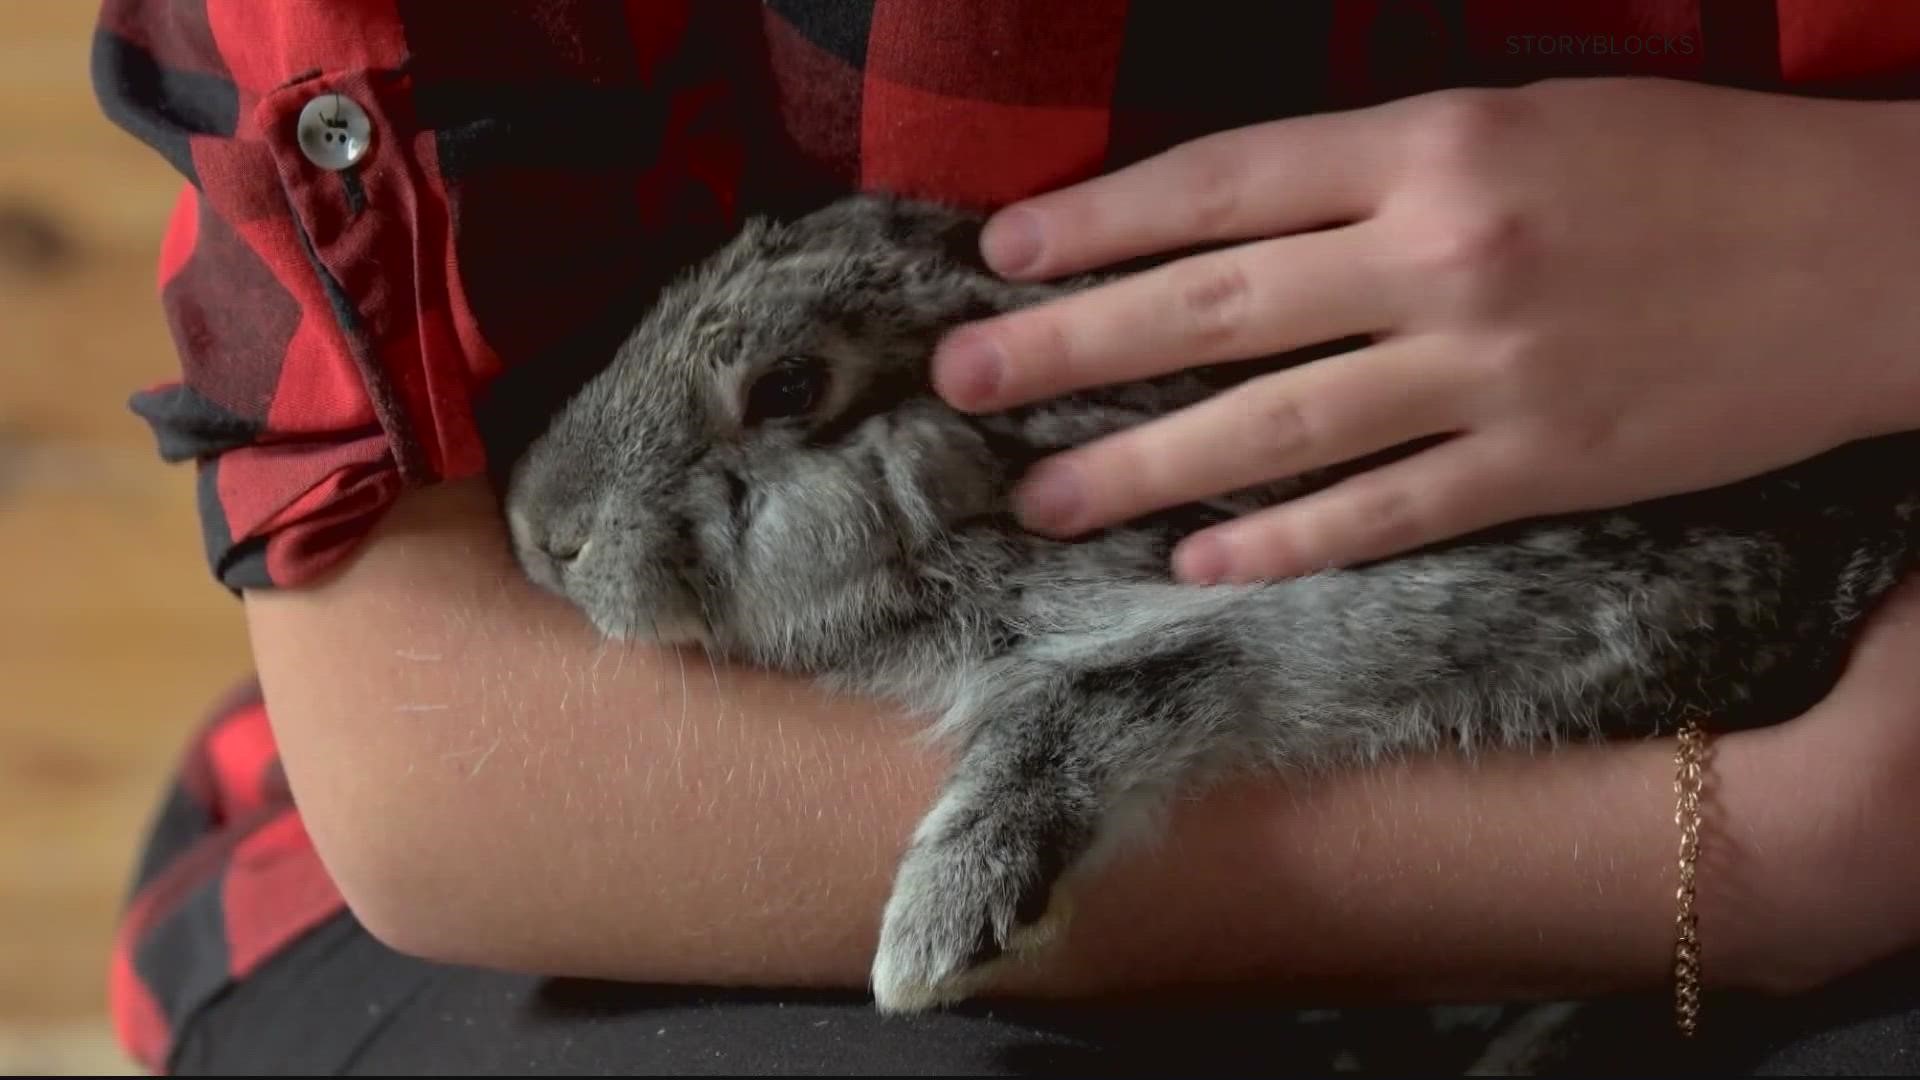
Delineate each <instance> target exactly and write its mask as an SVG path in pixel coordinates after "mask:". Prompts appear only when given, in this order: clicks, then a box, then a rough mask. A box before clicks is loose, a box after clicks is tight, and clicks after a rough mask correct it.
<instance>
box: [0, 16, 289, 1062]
mask: <svg viewBox="0 0 1920 1080" xmlns="http://www.w3.org/2000/svg"><path fill="white" fill-rule="evenodd" d="M262 2H268V0H262ZM95 14H96V5H95V4H94V3H93V2H91V0H0V1073H4V1074H9V1075H19V1074H34V1073H41V1074H45V1073H65V1074H73V1073H89V1074H98V1073H114V1072H118V1073H126V1072H129V1071H130V1067H129V1065H128V1063H127V1062H126V1061H125V1059H124V1058H123V1057H122V1056H121V1055H120V1053H119V1051H118V1049H117V1047H116V1046H115V1044H114V1042H113V1040H112V1035H111V1031H110V1029H109V1028H108V1026H107V1022H106V1013H105V1008H104V993H105V974H106V970H107V955H108V945H109V943H110V937H111V933H112V928H113V922H114V918H115V916H116V913H117V909H118V906H119V904H120V902H121V898H122V896H123V895H124V893H125V890H126V887H127V882H128V879H129V877H130V875H131V872H132V860H133V857H134V848H135V844H136V842H137V840H138V838H139V833H140V831H141V830H142V829H143V828H144V827H145V825H146V820H147V816H148V814H149V813H150V812H151V810H152V807H153V804H154V801H155V799H156V798H157V797H158V795H159V793H160V791H161V788H162V785H163V783H164V780H165V778H166V775H167V773H168V771H169V768H170V767H171V765H172V763H173V759H174V755H175V754H176V753H177V752H178V749H179V747H180V745H181V743H182V741H183V740H184V739H185V738H186V735H187V733H188V732H189V730H190V729H191V728H192V727H193V726H194V725H195V724H196V723H197V722H198V721H199V719H200V716H201V714H202V712H203V711H204V710H205V709H206V708H208V707H209V706H210V705H211V704H212V702H213V699H214V698H215V697H217V696H218V695H219V694H220V693H221V692H222V691H223V690H225V689H226V688H227V687H228V686H230V685H231V684H232V683H233V682H234V680H235V679H236V678H237V677H238V676H240V675H241V674H243V673H244V672H245V671H246V669H247V665H248V662H249V661H248V657H247V653H246V650H247V645H246V637H245V631H244V626H243V624H242V623H241V620H240V610H239V607H238V603H237V601H235V600H233V599H231V598H230V597H229V596H228V594H226V593H225V592H224V591H222V590H221V589H220V588H219V587H218V586H217V585H215V584H214V583H213V581H212V579H211V578H210V577H209V576H208V574H207V572H206V570H205V567H204V562H203V560H202V556H201V551H200V540H199V534H198V527H197V525H196V523H195V520H194V516H193V489H192V480H193V478H192V475H191V471H190V469H189V468H187V467H180V468H171V467H168V466H165V465H163V464H161V463H160V462H159V460H158V458H157V457H155V455H154V452H153V443H152V440H151V438H150V437H149V435H148V433H147V431H146V429H145V427H144V425H142V424H141V423H140V421H139V420H138V419H137V418H136V417H134V416H133V414H132V413H130V412H128V411H127V408H126V397H127V395H128V393H130V392H131V391H133V390H135V389H137V388H139V387H140V386H142V385H144V384H147V383H150V382H156V381H159V380H161V379H165V378H170V377H172V375H173V374H174V373H175V370H176V369H175V361H174V355H173V346H172V343H171V340H170V339H169V337H168V333H167V329H166V325H165V323H164V322H163V321H162V319H161V315H160V310H159V307H158V303H157V300H156V298H155V293H154V269H155V265H156V261H157V259H158V255H159V242H160V235H161V230H162V228H163V226H164V225H165V223H166V218H167V214H168V211H169V210H170V209H171V206H172V201H173V196H174V193H175V191H176V190H177V188H178V184H179V180H178V178H177V176H176V175H175V174H174V173H172V172H171V171H170V170H169V169H168V168H167V166H166V165H165V164H164V163H163V162H162V161H161V160H160V159H159V158H158V157H157V156H155V155H154V154H153V153H151V152H149V151H148V150H146V149H145V148H143V147H142V146H140V145H139V144H138V143H136V142H134V141H133V139H132V138H131V137H129V136H127V135H126V134H124V133H122V132H121V131H119V130H118V129H117V128H114V127H112V126H111V125H109V124H108V123H107V122H106V120H105V119H103V118H102V117H101V115H100V111H99V108H98V106H97V105H96V104H95V102H94V99H93V93H92V90H91V88H90V85H89V83H88V73H87V57H88V47H89V36H90V33H91V29H92V25H93V20H94V17H95Z"/></svg>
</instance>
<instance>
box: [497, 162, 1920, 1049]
mask: <svg viewBox="0 0 1920 1080" xmlns="http://www.w3.org/2000/svg"><path fill="white" fill-rule="evenodd" d="M979 225H980V222H979V221H978V220H977V219H976V218H975V217H974V216H973V215H970V214H968V213H964V212H961V211H958V210H953V209H950V208H947V207H944V206H940V205H937V204H932V203H927V202H919V201H914V200H911V199H905V198H896V197H891V196H887V195H883V194H861V195H853V196H848V197H846V198H843V199H840V200H838V201H836V202H833V203H831V204H829V205H827V206H825V207H824V208H821V209H818V210H816V211H813V212H811V213H807V214H803V215H800V216H797V217H794V218H791V219H789V220H785V221H772V220H763V219H758V218H756V219H753V220H750V221H749V222H748V223H747V224H746V225H745V227H744V228H743V229H742V230H741V231H740V232H739V233H738V235H737V236H735V237H734V238H733V239H732V240H731V242H729V243H728V244H726V245H725V246H723V247H722V248H721V249H720V250H718V251H717V252H716V253H715V254H713V255H712V256H711V257H709V258H707V259H706V260H705V261H704V262H701V263H699V264H698V265H696V266H694V267H693V268H691V269H690V270H689V271H688V272H687V273H685V274H683V275H682V276H681V277H679V278H677V279H676V280H675V281H674V282H673V283H672V284H671V285H670V286H669V287H668V288H667V289H666V290H665V291H664V292H662V293H661V294H660V295H659V296H658V297H657V298H656V299H655V300H654V301H653V302H652V303H650V304H649V305H648V307H647V309H646V310H645V311H643V312H640V313H638V314H637V316H636V320H635V322H636V325H635V327H634V329H633V330H632V333H631V335H630V336H629V337H628V338H627V339H626V340H625V342H624V344H622V345H621V346H620V347H619V348H618V350H617V351H616V353H615V354H614V355H613V356H612V358H611V361H610V362H609V363H607V364H606V366H605V367H604V368H603V369H602V370H600V371H599V372H598V373H597V374H595V375H594V376H593V377H591V378H590V379H589V380H588V381H587V382H586V383H585V384H584V385H583V386H582V387H581V388H580V389H579V390H578V392H577V393H575V394H574V395H573V396H572V397H571V399H570V400H568V401H567V402H566V403H565V404H564V405H563V406H562V407H561V408H560V409H559V410H558V411H557V413H556V414H555V415H554V416H553V417H552V418H551V422H550V424H549V425H548V426H547V427H546V428H545V429H544V431H543V432H542V433H541V434H540V435H539V436H538V437H537V438H536V439H535V440H534V441H533V442H532V443H531V444H530V445H529V446H528V447H527V449H526V451H525V453H524V454H523V455H522V456H520V457H519V458H518V459H517V460H516V461H514V463H513V465H512V467H511V470H510V472H509V473H508V477H507V483H506V491H505V503H506V511H507V517H508V520H509V522H510V526H511V532H512V536H513V543H514V546H515V551H516V553H517V557H518V558H519V560H520V562H521V565H522V566H523V567H524V568H525V570H526V573H527V574H528V576H529V577H530V578H531V579H532V580H533V581H534V582H536V583H538V584H539V585H540V586H542V587H544V588H547V589H550V590H552V591H553V592H555V593H557V594H558V595H560V596H562V597H564V598H566V599H567V600H568V601H570V602H571V603H573V604H574V605H577V607H578V608H579V610H580V611H582V612H583V613H584V614H585V616H586V617H587V618H588V619H590V620H591V622H592V623H593V624H594V625H595V626H596V627H597V628H598V630H599V631H600V632H601V633H603V634H605V635H606V636H608V637H609V638H612V639H617V640H637V641H652V642H659V643H674V644H695V643H697V644H698V645H701V646H704V647H705V648H707V649H708V650H710V651H711V652H712V653H713V655H715V656H716V657H721V658H725V659H728V660H732V661H735V662H741V663H747V664H754V665H761V666H765V667H769V668H772V669H776V670H780V671H785V672H790V673H797V674H801V675H805V676H810V677H812V678H814V679H817V680H819V682H820V683H822V684H823V685H825V686H827V687H829V688H831V689H834V690H837V691H843V692H848V693H856V694H864V695H875V696H878V697H881V698H884V699H887V700H891V701H894V702H897V703H898V704H900V705H901V706H902V707H904V708H905V709H907V710H910V711H911V712H912V713H913V714H916V715H920V716H923V717H925V718H927V721H928V723H927V726H926V727H925V729H924V731H925V733H926V734H929V735H931V736H933V737H938V738H944V739H948V740H951V743H950V745H951V746H952V748H953V750H954V754H955V757H954V760H955V762H956V764H955V765H954V769H953V771H952V773H951V775H950V777H949V778H948V780H947V782H946V784H945V786H944V789H943V791H942V793H941V794H940V796H939V798H938V800H937V802H936V804H935V805H934V806H933V807H932V808H931V810H930V812H929V813H928V814H927V815H926V816H925V818H924V819H923V820H922V822H921V823H920V825H919V827H918V829H917V831H916V832H915V834H914V835H913V838H912V841H911V845H910V847H909V849H908V850H907V852H906V853H905V855H904V858H903V860H902V862H901V864H900V865H899V867H898V870H897V877H896V879H895V882H894V890H893V893H892V895H891V898H890V899H889V901H888V903H887V905H886V908H885V911H884V913H883V916H882V930H881V937H880V941H879V945H878V950H877V953H876V957H875V961H874V964H873V968H872V990H873V993H874V998H875V1001H876V1003H877V1006H878V1007H879V1008H881V1009H883V1010H885V1011H889V1012H905V1011H914V1010H920V1009H926V1008H930V1007H936V1006H940V1005H944V1004H948V1003H953V1002H957V1001H960V1000H962V999H964V998H967V997H969V996H972V995H974V994H976V993H978V992H979V991H980V990H981V988H982V987H983V986H984V985H986V980H987V979H988V978H989V977H990V976H991V974H992V972H993V968H994V965H995V964H996V963H1005V962H1009V961H1011V960H1013V959H1016V958H1018V957H1022V956H1030V955H1032V954H1033V951H1034V950H1036V949H1038V948H1039V947H1041V946H1043V945H1044V944H1045V943H1046V942H1047V941H1048V940H1049V939H1050V937H1051V936H1052V935H1053V934H1054V933H1056V932H1057V931H1058V930H1059V929H1060V928H1061V926H1062V925H1063V924H1064V922H1065V921H1066V915H1065V912H1066V910H1067V905H1066V903H1065V899H1066V894H1067V891H1068V886H1071V885H1072V884H1073V883H1075V882H1077V881H1080V880H1083V879H1084V875H1085V873H1086V871H1087V870H1088V869H1089V868H1091V867H1093V866H1096V865H1098V863H1099V862H1100V860H1101V859H1103V858H1105V857H1106V856H1107V855H1110V854H1111V853H1112V852H1114V851H1115V850H1117V849H1119V848H1120V847H1122V846H1123V845H1125V844H1128V843H1137V842H1141V841H1144V840H1146V839H1149V838H1151V836H1152V832H1153V829H1154V828H1155V825H1156V823H1157V822H1159V821H1160V820H1161V818H1160V816H1159V815H1158V814H1157V813H1156V811H1159V810H1161V809H1163V808H1164V807H1165V806H1166V805H1167V804H1168V800H1169V799H1170V798H1172V797H1174V796H1176V795H1179V794H1182V793H1186V792H1190V791H1192V790H1193V789H1195V788H1196V786H1198V785H1202V784H1205V783H1207V782H1210V781H1213V780H1217V779H1220V778H1222V777H1224V776H1226V775H1228V774H1229V773H1234V772H1246V771H1248V770H1274V769H1278V770H1285V771H1290V772H1292V773H1293V774H1294V775H1297V776H1309V775H1311V774H1313V773H1316V772H1320V771H1324V770H1330V769H1342V768H1351V767H1355V766H1361V765H1365V764H1367V763H1370V762H1375V761H1380V760H1383V759H1387V758H1391V757H1396V756H1402V755H1408V754H1417V753H1426V752H1433V751H1440V750H1454V751H1462V752H1465V753H1468V754H1473V753H1476V752H1480V751H1483V750H1485V749H1488V748H1495V747H1520V746H1535V745H1537V746H1551V745H1553V744H1557V743H1561V742H1564V741H1566V740H1571V739H1601V738H1622V737H1644V736H1652V735H1657V734H1660V733H1663V732H1666V731H1670V730H1671V729H1672V726H1673V725H1674V724H1675V723H1676V722H1677V721H1678V720H1679V719H1680V718H1681V717H1682V716H1684V715H1686V714H1688V713H1689V712H1692V713H1694V714H1698V715H1703V716H1705V717H1708V718H1710V720H1711V722H1712V723H1715V724H1719V725H1722V726H1736V725H1738V726H1750V725H1754V724H1761V723H1767V722H1772V721H1777V720H1781V719H1785V718H1787V717H1790V716H1792V715H1794V714H1795V713H1796V712H1797V711H1800V710H1803V709H1804V708H1806V707H1807V706H1809V705H1811V704H1812V703H1814V702H1815V701H1817V700H1818V698H1819V697H1820V696H1821V694H1822V693H1823V692H1824V691H1825V690H1826V689H1827V688H1828V687H1830V686H1831V685H1832V682H1833V681H1834V679H1835V678H1836V677H1837V672H1838V668H1839V665H1840V663H1841V662H1842V661H1843V660H1844V656H1845V652H1846V648H1847V646H1848V644H1849V642H1850V638H1851V635H1852V633H1853V631H1854V630H1855V629H1856V627H1857V624H1858V623H1859V622H1860V621H1861V619H1862V618H1863V616H1864V615H1866V614H1867V613H1868V612H1869V611H1870V610H1871V608H1872V605H1873V604H1874V602H1875V601H1876V600H1877V599H1878V598H1879V597H1880V596H1881V595H1882V594H1883V593H1885V592H1886V591H1888V589H1889V588H1890V587H1891V586H1892V585H1894V584H1895V583H1896V581H1897V580H1898V579H1899V577H1900V576H1901V574H1902V572H1903V571H1904V569H1905V568H1906V566H1907V565H1908V564H1909V562H1910V561H1911V558H1912V555H1913V551H1914V543H1915V534H1916V529H1915V521H1914V511H1915V507H1916V505H1917V502H1916V500H1917V497H1920V470H1916V469H1915V468H1914V467H1913V465H1914V462H1915V461H1916V460H1920V458H1916V457H1915V456H1914V449H1915V447H1914V438H1913V437H1909V436H1898V437H1889V438H1885V439H1878V440H1873V441H1870V442H1862V443H1857V444H1853V445H1850V446H1848V447H1843V448H1841V449H1839V450H1836V451H1833V452H1831V453H1829V454H1826V455H1823V456H1821V457H1819V458H1816V459H1814V460H1812V461H1809V462H1806V463H1803V464H1801V465H1798V466H1795V467H1793V468H1789V469H1784V470H1780V471H1777V472H1774V473H1771V474H1769V475H1767V476H1765V477H1760V478H1756V479H1754V480H1751V481H1747V482H1743V483H1740V484H1735V485H1729V486H1727V487H1723V488H1719V489H1715V490H1713V491H1707V492H1699V493H1695V494H1691V495H1686V496H1677V497H1671V498H1665V499H1659V500H1652V501H1649V502H1646V503H1643V504H1640V505H1636V506H1633V507H1628V508H1622V509H1615V510H1608V511H1604V512H1594V513H1586V514H1572V515H1561V516H1556V517H1552V518H1542V519H1538V520H1532V521H1527V522H1521V523H1514V524H1510V525H1505V526H1501V527H1499V528H1495V529H1488V530H1483V531H1481V532H1479V533H1476V534H1474V535H1472V536H1468V537H1463V538H1460V539H1457V540H1453V541H1449V542H1446V543H1442V544H1436V545H1430V546H1428V547H1426V548H1423V549H1421V550H1418V551H1413V552H1409V553H1405V554H1401V555H1398V556H1395V557H1392V558H1389V559H1383V560H1378V561H1375V562H1373V563H1370V564H1367V565H1362V566H1356V567H1351V568H1346V569H1336V570H1328V571H1324V572H1320V573H1315V574H1311V575H1308V576H1304V577H1299V578H1295V579H1289V580H1280V581H1273V582H1267V583H1260V584H1249V585H1222V586H1212V587H1196V586H1186V585H1182V584H1179V583H1176V582H1175V581H1173V579H1172V578H1171V575H1170V573H1169V571H1168V565H1169V558H1170V554H1171V551H1172V547H1173V545H1174V543H1175V542H1176V541H1178V540H1179V539H1180V538H1181V537H1183V536H1185V535H1187V534H1188V533H1191V532H1193V531H1194V530H1196V529H1197V528H1199V527H1201V526H1203V525H1206V524H1208V523H1211V522H1216V521H1220V520H1224V519H1226V518H1228V517H1230V516H1233V515H1235V514H1238V513H1242V512H1244V511H1246V510H1249V509H1252V508H1255V507H1258V506H1262V505H1268V504H1271V503H1272V502H1273V501H1276V500H1279V499H1284V498H1286V497H1288V496H1290V495H1294V494H1298V493H1300V492H1304V491H1308V490H1312V489H1314V488H1315V487H1318V486H1322V485H1324V484H1326V483H1328V482H1331V481H1332V480H1335V479H1337V478H1338V477H1339V476H1341V475H1344V472H1343V471H1342V470H1343V469H1344V470H1351V469H1355V468H1360V467H1363V466H1364V465H1365V464H1367V463H1351V464H1349V465H1346V466H1342V467H1341V468H1340V469H1327V470H1320V471H1317V472H1315V473H1312V474H1309V475H1305V476H1301V477H1295V478H1292V479H1290V480H1288V481H1285V482H1281V483H1275V484H1270V485H1266V486H1263V487H1260V488H1257V489H1253V490H1249V491H1243V492H1239V493H1236V494H1234V495H1233V496H1231V497H1225V498H1220V499H1214V500H1208V501H1205V502H1203V503H1199V504H1196V505H1192V506H1185V507H1180V508H1177V509H1174V510H1169V511H1166V512H1162V513H1156V514H1152V515H1147V516H1145V517H1142V518H1140V519H1139V520H1136V521H1133V522H1130V523H1127V524H1124V525H1121V526H1118V527H1114V528H1110V529H1106V530H1104V531H1101V532H1099V533H1098V534H1096V535H1092V536H1089V537H1086V538H1082V539H1078V540H1075V541H1070V542H1063V541H1058V540H1053V539H1047V538H1044V537H1040V536H1037V535H1033V534H1030V533H1028V532H1026V531H1024V530H1023V529H1022V528H1021V527H1020V526H1019V525H1018V524H1017V522H1016V521H1015V520H1014V518H1013V516H1012V514H1011V511H1010V508H1009V502H1008V493H1009V488H1010V487H1011V485H1012V483H1013V481H1015V480H1016V479H1018V477H1019V476H1020V474H1021V472H1022V470H1023V469H1024V468H1025V467H1026V466H1027V465H1029V464H1031V463H1032V462H1034V461H1035V460H1037V459H1039V458H1040V457H1042V456H1044V455H1046V454H1048V453H1051V452H1053V451H1056V450H1060V449H1064V448H1067V447H1069V446H1072V445H1074V444H1077V443H1081V442H1084V441H1086V440H1088V439H1091V438H1094V437H1096V436H1100V435H1103V434H1106V433H1110V432H1114V431H1117V430H1120V429H1122V428H1125V427H1130V426H1132V425H1135V424H1138V423H1140V422H1142V421H1145V420H1148V419H1150V418H1153V417H1155V416H1158V415H1161V414H1163V413H1166V412H1168V411H1170V410H1173V409H1176V408H1179V407H1181V406H1183V405H1186V404H1189V403H1191V402H1194V401H1197V400H1199V399H1200V398H1202V397H1204V396H1206V395H1208V394H1212V393H1215V392H1218V391H1219V389H1221V388H1222V387H1223V386H1225V385H1230V384H1231V383H1232V382H1234V381H1237V379H1238V378H1244V377H1258V376H1259V375H1260V374H1262V373H1264V372H1266V371H1271V370H1277V369H1278V368H1281V367H1285V366H1287V365H1288V364H1289V363H1297V362H1300V361H1301V360H1302V359H1303V358H1306V357H1307V354H1305V353H1302V354H1299V355H1296V356H1290V357H1272V358H1265V360H1264V361H1262V362H1261V363H1260V364H1259V365H1255V366H1253V367H1247V366H1244V365H1242V366H1236V365H1221V366H1219V367H1216V368H1211V369H1206V370H1199V371H1188V372H1183V373H1180V374H1177V375H1173V376H1168V377H1165V378H1160V379H1155V380H1150V381H1147V382H1142V383H1136V384H1131V385H1125V386H1114V387H1105V388H1099V389H1094V390H1088V391H1083V392H1079V393H1074V394H1070V395H1067V396H1064V397H1060V398H1057V399H1054V400H1050V401H1046V402H1041V403H1038V404H1035V405H1031V406H1027V407H1021V408H1014V409H1010V410H1005V411H1002V412H997V413H992V414H988V415H967V414H963V413H961V412H959V411H957V410H955V409H953V408H951V407H949V406H947V405H946V404H945V403H944V402H943V401H942V400H941V399H940V398H938V397H937V396H936V395H935V394H934V392H933V390H932V388H931V383H930V378H929V367H928V361H929V357H930V355H931V353H932V350H933V347H934V345H935V343H936V342H937V341H938V340H939V338H940V337H941V336H942V335H943V333H945V332H946V331H948V330H949V329H951V328H953V327H954V326H956V325H957V324H959V323H961V322H963V321H967V320H972V319H977V318H981V317H984V316H988V315H991V314H994V313H998V312H1006V311H1011V310H1013V309H1016V308H1020V307H1024V306H1027V305H1031V304H1034V303H1037V302H1040V301H1044V300H1048V299H1051V298H1053V297H1057V296H1059V295H1062V294H1063V293H1064V292H1066V291H1068V290H1071V289H1076V288H1084V287H1086V286H1088V285H1089V284H1092V283H1095V282H1097V281H1099V280H1102V279H1101V278H1100V277H1097V276H1086V277H1082V278H1076V279H1073V280H1069V281H1061V282H1049V283H1042V284H1021V283H1011V282H1008V281H1005V280H1002V279H1000V278H999V277H997V276H996V275H994V274H992V273H991V272H989V271H988V270H987V268H986V267H985V266H984V265H983V263H982V262H981V261H980V258H979V256H978V254H977V242H978V235H979ZM1755 422H1767V421H1766V420H1765V419H1764V418H1756V420H1755Z"/></svg>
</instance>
